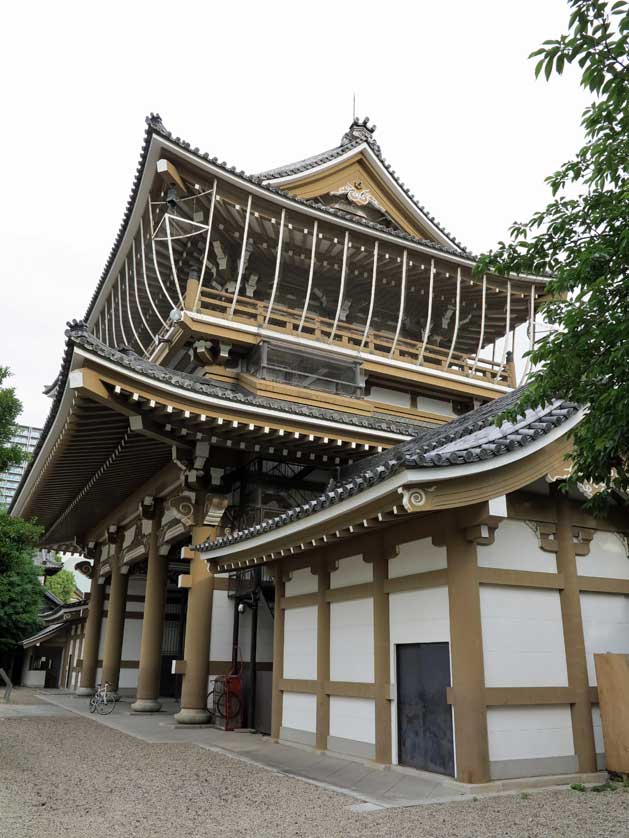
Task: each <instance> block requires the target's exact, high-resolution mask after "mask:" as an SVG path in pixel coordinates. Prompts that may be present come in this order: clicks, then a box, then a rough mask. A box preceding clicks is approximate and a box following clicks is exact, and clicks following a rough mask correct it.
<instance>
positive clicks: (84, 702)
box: [0, 693, 604, 807]
mask: <svg viewBox="0 0 629 838" xmlns="http://www.w3.org/2000/svg"><path fill="white" fill-rule="evenodd" d="M42 695H43V697H44V698H46V700H47V701H49V702H51V703H52V704H54V705H55V706H56V708H58V709H59V710H60V711H62V712H68V711H71V712H72V713H77V714H79V715H81V716H84V717H86V718H89V719H92V720H93V721H95V722H97V723H100V724H103V725H106V726H107V727H111V728H114V729H115V730H118V731H121V732H122V733H126V734H129V735H130V736H134V737H136V738H138V739H141V740H142V741H144V742H148V743H162V744H165V743H177V744H182V743H187V744H192V745H198V746H200V747H201V748H206V749H208V750H213V751H218V752H221V753H223V754H227V755H230V756H232V757H236V758H238V759H241V760H246V761H247V762H252V763H254V764H256V765H259V766H261V767H264V768H267V769H269V770H272V771H276V772H279V773H281V774H286V775H288V776H292V777H299V778H301V779H303V780H306V781H308V782H311V783H314V784H316V785H320V786H322V787H324V788H327V789H330V790H332V791H336V792H340V793H342V794H345V795H349V796H351V797H354V798H357V799H358V800H360V801H362V802H363V804H365V803H366V804H369V805H370V806H373V807H390V806H409V805H418V804H427V803H436V802H441V801H452V800H465V799H468V800H469V799H472V798H474V797H477V796H478V795H483V796H485V795H496V794H505V793H513V792H514V791H519V790H521V789H523V788H527V789H529V788H535V787H540V786H548V785H549V782H548V778H540V779H539V780H537V781H528V782H526V783H523V782H522V781H503V782H501V783H488V784H486V785H484V786H466V785H464V784H462V783H457V782H455V781H453V780H450V779H449V778H446V777H444V778H440V777H436V776H435V775H431V774H423V773H422V772H418V771H412V770H408V769H404V768H400V767H397V766H386V767H384V766H382V767H380V766H375V765H374V764H373V763H367V762H362V761H359V760H352V759H347V758H344V757H340V756H337V755H332V754H330V753H316V752H314V751H312V750H310V749H304V748H300V747H298V746H292V745H284V744H274V743H273V742H271V740H270V738H269V737H267V736H261V735H257V734H252V733H247V732H239V731H232V732H226V731H221V730H218V729H216V728H214V727H209V726H208V727H199V726H194V725H190V726H186V725H177V724H176V723H175V721H174V719H173V715H174V713H175V712H176V711H177V709H178V708H177V706H176V704H175V703H174V702H173V701H169V700H167V699H166V700H164V703H163V709H162V712H160V713H146V714H138V713H132V712H131V710H130V701H125V700H123V701H121V702H120V703H119V705H118V706H117V707H116V709H115V710H114V712H113V713H112V714H111V715H109V716H98V715H91V714H90V713H89V710H88V699H87V698H84V697H79V696H75V695H73V694H71V693H50V694H42ZM1 709H4V708H0V710H1ZM574 779H575V778H574V777H571V778H566V777H563V778H560V777H558V778H555V782H554V785H557V786H561V785H564V786H565V785H568V784H569V783H570V782H574ZM583 779H584V781H585V782H602V781H603V779H604V775H591V776H589V777H587V778H583Z"/></svg>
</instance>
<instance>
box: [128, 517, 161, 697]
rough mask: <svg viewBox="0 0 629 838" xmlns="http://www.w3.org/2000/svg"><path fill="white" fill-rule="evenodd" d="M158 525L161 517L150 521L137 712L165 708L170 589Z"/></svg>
mask: <svg viewBox="0 0 629 838" xmlns="http://www.w3.org/2000/svg"><path fill="white" fill-rule="evenodd" d="M159 525H160V518H159V516H155V518H154V519H153V521H152V522H151V533H150V536H149V545H148V568H147V575H146V591H145V594H144V617H143V619H142V640H141V642H140V669H139V672H138V689H137V694H136V701H135V702H134V704H132V705H131V709H132V710H133V711H134V712H136V713H142V712H144V713H155V712H157V711H158V710H160V709H161V706H162V705H161V704H160V702H159V701H158V699H159V687H160V675H161V668H162V635H163V633H164V608H165V606H166V588H167V586H168V560H167V557H166V556H160V554H159V550H158V546H157V535H158V530H159Z"/></svg>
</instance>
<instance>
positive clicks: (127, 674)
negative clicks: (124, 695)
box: [118, 669, 138, 690]
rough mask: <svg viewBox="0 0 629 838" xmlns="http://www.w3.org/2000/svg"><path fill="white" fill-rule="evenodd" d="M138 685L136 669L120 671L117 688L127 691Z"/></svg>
mask: <svg viewBox="0 0 629 838" xmlns="http://www.w3.org/2000/svg"><path fill="white" fill-rule="evenodd" d="M137 685H138V670H137V669H121V670H120V676H119V678H118V687H119V688H120V689H123V690H128V689H131V688H133V687H137Z"/></svg>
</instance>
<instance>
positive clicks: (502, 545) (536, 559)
mask: <svg viewBox="0 0 629 838" xmlns="http://www.w3.org/2000/svg"><path fill="white" fill-rule="evenodd" d="M494 539H495V540H494V543H493V544H488V545H485V546H484V545H482V544H481V545H480V546H479V547H477V556H478V564H479V566H480V567H497V568H504V569H507V570H533V571H537V572H538V573H556V572H557V560H556V558H555V555H554V553H545V552H544V551H543V550H541V549H540V547H539V543H538V540H537V536H536V535H535V533H534V532H533V530H532V529H531V528H530V527H529V526H528V524H526V523H525V522H524V521H509V520H507V521H502V523H501V524H500V526H499V527H498V529H497V530H496V532H495V535H494Z"/></svg>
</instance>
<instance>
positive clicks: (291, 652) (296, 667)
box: [283, 606, 317, 729]
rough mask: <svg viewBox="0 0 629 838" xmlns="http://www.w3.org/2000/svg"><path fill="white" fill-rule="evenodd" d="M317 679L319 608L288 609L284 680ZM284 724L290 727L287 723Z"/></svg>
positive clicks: (285, 621) (285, 620) (285, 633)
mask: <svg viewBox="0 0 629 838" xmlns="http://www.w3.org/2000/svg"><path fill="white" fill-rule="evenodd" d="M316 677H317V608H316V606H309V607H308V608H287V609H286V614H285V616H284V678H306V679H308V680H313V679H315V678H316ZM283 724H284V726H285V727H290V725H288V724H287V723H286V722H283ZM304 729H305V728H304Z"/></svg>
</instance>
